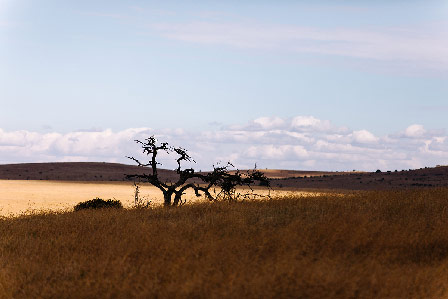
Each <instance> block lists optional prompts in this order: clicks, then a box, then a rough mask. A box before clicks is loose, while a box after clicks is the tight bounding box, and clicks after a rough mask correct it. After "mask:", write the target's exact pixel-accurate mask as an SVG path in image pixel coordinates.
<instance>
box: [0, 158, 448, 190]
mask: <svg viewBox="0 0 448 299" xmlns="http://www.w3.org/2000/svg"><path fill="white" fill-rule="evenodd" d="M261 171H263V172H264V173H265V174H266V176H267V177H269V178H271V179H273V182H272V186H273V187H274V189H282V188H286V189H334V190H380V189H383V190H384V189H400V188H415V187H445V186H448V167H447V166H443V167H435V168H423V169H416V170H408V171H398V172H380V173H371V172H322V171H299V170H280V169H261ZM150 172H151V170H150V169H149V168H147V167H138V166H134V165H125V164H118V163H102V162H62V163H25V164H6V165H0V180H61V181H124V180H125V175H126V174H143V173H150ZM159 175H160V176H161V177H162V179H163V180H165V181H174V180H176V179H177V174H176V172H175V171H173V170H167V169H159Z"/></svg>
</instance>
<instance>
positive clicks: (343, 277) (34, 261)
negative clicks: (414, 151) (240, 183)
mask: <svg viewBox="0 0 448 299" xmlns="http://www.w3.org/2000/svg"><path fill="white" fill-rule="evenodd" d="M447 223H448V189H426V190H417V191H388V192H360V193H353V194H350V195H347V196H338V195H323V196H318V197H293V196H291V197H288V198H282V199H277V200H269V201H253V202H245V203H233V204H230V203H204V204H191V205H185V206H183V207H181V208H175V209H174V208H154V209H133V210H115V209H103V210H86V211H80V212H77V213H63V214H62V213H61V214H58V213H46V214H45V213H42V214H38V215H31V216H23V217H18V218H10V219H2V220H0V297H2V296H3V297H14V298H23V297H27V298H30V297H46V298H48V297H57V298H71V297H88V298H97V297H118V298H127V297H140V298H144V297H165V298H166V297H169V298H171V297H173V298H175V297H190V298H216V297H227V298H229V297H232V298H233V297H236V298H241V297H248V298H260V297H265V298H273V297H280V298H285V297H305V298H348V297H350V298H352V297H361V298H366V297H368V298H371V297H381V298H384V297H400V298H439V297H444V296H446V295H447V293H446V287H447V281H446V277H448V259H447V257H448V226H447Z"/></svg>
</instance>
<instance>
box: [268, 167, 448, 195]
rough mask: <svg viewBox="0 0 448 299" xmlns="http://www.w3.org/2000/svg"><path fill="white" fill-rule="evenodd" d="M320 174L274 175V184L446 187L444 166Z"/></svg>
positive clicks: (348, 187)
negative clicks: (300, 175) (285, 176)
mask: <svg viewBox="0 0 448 299" xmlns="http://www.w3.org/2000/svg"><path fill="white" fill-rule="evenodd" d="M337 174H338V175H328V174H324V175H322V176H306V177H295V178H293V177H290V178H281V179H275V180H274V181H273V182H272V186H273V187H274V188H276V189H277V188H280V189H281V188H291V189H332V190H338V189H339V190H390V189H407V188H422V187H448V167H447V166H442V167H435V168H421V169H415V170H405V171H393V172H391V171H387V172H378V173H377V172H364V173H363V172H359V173H356V172H353V173H337Z"/></svg>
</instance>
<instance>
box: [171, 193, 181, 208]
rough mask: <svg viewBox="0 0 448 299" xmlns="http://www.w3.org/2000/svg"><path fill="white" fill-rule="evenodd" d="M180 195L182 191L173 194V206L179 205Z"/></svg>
mask: <svg viewBox="0 0 448 299" xmlns="http://www.w3.org/2000/svg"><path fill="white" fill-rule="evenodd" d="M181 197H182V192H178V193H176V195H174V202H173V206H177V205H179V202H180V201H181Z"/></svg>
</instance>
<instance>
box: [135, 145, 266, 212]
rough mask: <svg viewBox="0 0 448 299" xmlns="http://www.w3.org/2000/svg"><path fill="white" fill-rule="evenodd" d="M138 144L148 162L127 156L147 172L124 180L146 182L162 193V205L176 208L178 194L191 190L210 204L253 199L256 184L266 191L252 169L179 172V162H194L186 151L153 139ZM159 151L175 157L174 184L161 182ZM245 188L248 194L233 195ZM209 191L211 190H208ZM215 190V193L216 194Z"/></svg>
mask: <svg viewBox="0 0 448 299" xmlns="http://www.w3.org/2000/svg"><path fill="white" fill-rule="evenodd" d="M135 142H137V143H138V144H140V145H141V147H142V149H143V153H144V154H146V155H147V156H148V157H149V161H148V163H142V162H140V161H139V160H138V159H136V158H134V157H128V158H129V159H131V160H133V161H135V162H136V163H137V164H138V166H141V167H147V168H148V170H149V173H147V174H146V173H145V174H130V175H127V176H126V177H127V178H128V179H134V180H135V179H138V180H141V181H146V182H148V183H150V184H152V185H153V186H155V187H157V188H159V189H160V191H162V193H163V198H164V205H165V206H177V205H181V204H183V203H185V200H183V199H182V195H184V194H185V191H186V190H187V189H193V190H194V193H195V195H196V196H198V197H199V196H202V195H205V197H206V198H207V199H209V200H211V201H214V200H238V199H245V198H248V197H255V196H257V194H255V193H254V190H253V188H252V186H253V185H254V184H255V183H256V182H259V183H260V185H263V186H266V187H268V188H269V186H270V184H269V179H268V178H267V177H266V176H265V175H264V173H262V172H261V171H258V170H256V169H254V170H251V171H247V172H241V171H239V170H236V171H230V168H231V167H233V165H232V164H231V163H227V164H226V165H224V166H219V165H218V166H215V165H214V166H213V171H210V172H205V173H199V172H195V170H194V169H193V168H186V169H182V166H181V164H182V163H183V162H194V163H195V161H194V160H193V159H192V158H191V157H190V155H188V153H187V151H186V150H185V149H183V148H181V147H172V146H170V145H168V143H167V142H162V143H158V142H157V139H156V138H155V137H154V136H151V137H149V138H146V139H145V140H144V141H140V140H135ZM160 152H166V153H168V154H170V153H175V154H176V155H177V159H176V161H177V168H176V170H175V171H176V173H177V175H178V179H177V181H175V182H164V181H162V180H161V178H160V177H159V174H158V166H159V165H161V164H160V163H159V162H157V158H158V157H157V155H158V154H159V153H160ZM238 186H247V187H248V188H249V190H250V192H248V193H244V194H242V193H238V192H236V187H238ZM212 188H213V190H212ZM216 189H217V190H218V191H216Z"/></svg>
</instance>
